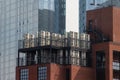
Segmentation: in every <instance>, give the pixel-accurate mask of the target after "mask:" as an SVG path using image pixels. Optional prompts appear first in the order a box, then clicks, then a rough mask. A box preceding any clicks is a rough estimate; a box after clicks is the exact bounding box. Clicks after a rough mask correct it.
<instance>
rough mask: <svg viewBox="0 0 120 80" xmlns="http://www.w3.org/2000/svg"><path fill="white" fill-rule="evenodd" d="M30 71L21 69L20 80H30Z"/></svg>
mask: <svg viewBox="0 0 120 80" xmlns="http://www.w3.org/2000/svg"><path fill="white" fill-rule="evenodd" d="M28 73H29V70H28V69H21V71H20V80H28Z"/></svg>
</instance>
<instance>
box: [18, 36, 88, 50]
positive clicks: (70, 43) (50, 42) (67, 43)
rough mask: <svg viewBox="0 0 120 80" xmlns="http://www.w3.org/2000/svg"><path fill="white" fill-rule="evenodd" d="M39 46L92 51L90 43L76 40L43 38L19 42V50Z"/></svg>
mask: <svg viewBox="0 0 120 80" xmlns="http://www.w3.org/2000/svg"><path fill="white" fill-rule="evenodd" d="M38 46H56V47H78V48H81V49H90V41H87V40H80V39H75V38H64V39H60V38H58V39H52V38H50V39H47V38H41V37H39V38H33V39H23V40H19V41H18V48H19V49H22V48H31V47H38Z"/></svg>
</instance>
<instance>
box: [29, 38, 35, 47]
mask: <svg viewBox="0 0 120 80" xmlns="http://www.w3.org/2000/svg"><path fill="white" fill-rule="evenodd" d="M30 47H35V41H34V39H30Z"/></svg>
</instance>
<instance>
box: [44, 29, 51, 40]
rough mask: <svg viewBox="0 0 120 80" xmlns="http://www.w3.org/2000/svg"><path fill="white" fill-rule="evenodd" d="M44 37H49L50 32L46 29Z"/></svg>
mask: <svg viewBox="0 0 120 80" xmlns="http://www.w3.org/2000/svg"><path fill="white" fill-rule="evenodd" d="M45 38H46V39H50V32H48V31H46V32H45Z"/></svg>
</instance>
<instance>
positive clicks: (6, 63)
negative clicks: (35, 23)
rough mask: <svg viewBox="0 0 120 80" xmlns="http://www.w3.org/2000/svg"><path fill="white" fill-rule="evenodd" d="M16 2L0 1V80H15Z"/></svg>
mask: <svg viewBox="0 0 120 80" xmlns="http://www.w3.org/2000/svg"><path fill="white" fill-rule="evenodd" d="M17 8H18V7H17V0H0V54H1V55H0V80H15V67H16V56H17V34H18V33H17Z"/></svg>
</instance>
